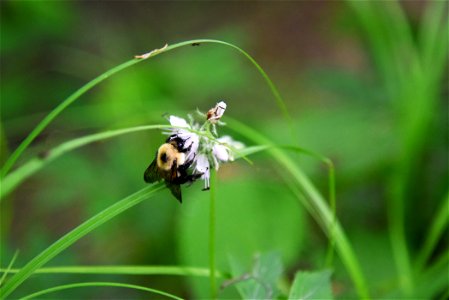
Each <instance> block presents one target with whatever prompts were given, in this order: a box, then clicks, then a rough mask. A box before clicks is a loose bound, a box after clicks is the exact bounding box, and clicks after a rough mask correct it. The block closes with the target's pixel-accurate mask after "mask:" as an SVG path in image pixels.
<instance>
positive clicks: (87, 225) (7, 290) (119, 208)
mask: <svg viewBox="0 0 449 300" xmlns="http://www.w3.org/2000/svg"><path fill="white" fill-rule="evenodd" d="M163 188H164V185H163V183H158V184H155V185H151V186H148V187H146V188H143V189H141V190H140V191H138V192H136V193H134V194H132V195H130V196H128V197H126V198H124V199H122V200H121V201H119V202H116V203H115V204H113V205H111V206H109V207H108V208H106V209H105V210H103V211H101V212H99V213H98V214H96V215H95V216H93V217H92V218H90V219H88V220H87V221H85V222H84V223H82V224H81V225H79V226H78V227H76V228H74V229H73V230H71V231H70V232H69V233H67V234H66V235H64V236H63V237H61V238H60V239H59V240H57V241H56V242H54V243H53V244H52V245H50V246H49V247H48V248H47V249H45V250H44V251H42V252H41V253H40V254H39V255H37V256H36V257H35V258H33V259H32V260H31V261H30V262H28V263H27V264H26V265H25V266H24V267H23V268H22V269H21V270H20V271H19V272H18V273H16V274H15V275H14V276H13V277H11V279H10V280H8V281H7V282H6V284H5V285H4V286H3V287H1V288H0V297H3V298H6V297H7V296H8V295H9V294H11V293H12V292H13V291H14V290H15V289H16V288H17V287H18V286H19V285H21V284H22V283H23V282H24V281H25V280H26V279H27V278H28V277H30V276H31V275H32V274H33V273H34V271H35V270H37V269H38V268H40V267H42V266H43V265H44V264H46V263H47V262H49V261H50V260H51V259H53V258H54V257H55V256H57V255H58V254H59V253H61V252H62V251H63V250H65V249H66V248H68V247H69V246H71V245H72V244H73V243H75V242H76V241H78V240H79V239H80V238H82V237H84V236H85V235H86V234H88V233H89V232H91V231H92V230H94V229H95V228H97V227H98V226H100V225H101V224H103V223H105V222H107V221H109V220H110V219H112V218H113V217H115V216H117V215H119V214H120V213H122V212H124V211H125V210H127V209H129V208H131V207H133V206H135V205H137V204H138V203H140V202H142V201H143V200H145V199H148V198H149V197H150V196H151V195H153V194H154V193H155V192H157V191H159V190H162V189H163Z"/></svg>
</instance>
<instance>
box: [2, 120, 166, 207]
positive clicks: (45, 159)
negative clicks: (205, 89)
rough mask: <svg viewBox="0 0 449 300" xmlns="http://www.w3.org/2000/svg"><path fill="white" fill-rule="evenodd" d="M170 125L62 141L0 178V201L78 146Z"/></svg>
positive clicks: (127, 129) (138, 127)
mask: <svg viewBox="0 0 449 300" xmlns="http://www.w3.org/2000/svg"><path fill="white" fill-rule="evenodd" d="M170 127H171V126H170V125H148V126H137V127H131V128H124V129H117V130H110V131H105V132H101V133H96V134H92V135H88V136H84V137H80V138H77V139H73V140H71V141H68V142H65V143H62V144H61V145H59V146H57V147H55V148H53V149H51V150H49V151H46V152H45V155H41V156H38V157H35V158H32V159H30V160H29V161H27V162H26V163H25V164H23V165H22V166H20V167H19V168H18V169H16V170H14V171H13V172H12V173H10V174H8V175H7V176H6V177H4V178H3V179H2V188H1V190H0V202H1V200H2V199H3V198H4V197H5V196H7V195H8V194H9V193H11V192H12V191H13V190H14V189H15V188H16V187H17V186H18V185H19V184H20V183H22V182H23V181H24V180H25V179H27V178H28V177H30V176H31V175H33V174H34V173H36V172H37V171H39V170H40V169H42V168H43V167H44V166H45V165H47V164H48V163H50V162H51V161H53V160H55V159H56V158H58V157H59V156H61V155H63V154H65V153H67V152H69V151H72V150H75V149H77V148H79V147H82V146H85V145H88V144H90V143H94V142H98V141H101V140H105V139H109V138H112V137H116V136H120V135H123V134H127V133H132V132H138V131H143V130H150V129H161V128H170Z"/></svg>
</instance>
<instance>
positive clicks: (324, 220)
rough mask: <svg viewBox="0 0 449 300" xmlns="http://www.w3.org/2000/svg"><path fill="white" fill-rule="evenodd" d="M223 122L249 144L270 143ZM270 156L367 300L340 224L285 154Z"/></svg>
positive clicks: (243, 127) (233, 123)
mask: <svg viewBox="0 0 449 300" xmlns="http://www.w3.org/2000/svg"><path fill="white" fill-rule="evenodd" d="M226 121H227V124H228V127H229V128H230V129H232V130H234V131H236V132H238V133H239V134H241V135H243V136H245V137H246V138H248V139H249V140H252V141H254V142H255V143H257V144H268V145H270V144H271V142H270V140H268V139H267V138H265V137H264V136H263V135H261V134H260V133H259V132H258V131H256V130H254V129H252V128H250V127H248V126H246V125H244V124H243V123H241V122H238V121H236V120H233V119H230V118H227V119H226ZM269 153H270V154H271V156H272V157H273V158H274V159H275V161H276V162H277V163H279V164H280V165H281V167H282V169H283V170H285V171H286V172H289V173H290V175H291V178H293V179H294V180H295V182H296V185H297V186H299V187H300V194H301V196H302V195H304V196H305V198H306V199H307V200H308V201H307V202H308V204H307V206H306V208H308V210H310V209H312V210H313V211H315V212H316V214H312V216H313V217H314V218H315V219H316V220H317V222H318V223H320V224H322V226H323V228H324V230H325V232H326V233H327V234H328V235H329V237H330V236H331V235H333V237H334V238H335V246H336V249H337V250H338V253H339V255H340V258H341V260H342V262H343V263H344V265H345V266H346V268H347V270H348V272H349V274H350V276H351V278H352V280H353V282H354V284H355V288H356V290H357V292H358V294H359V297H360V298H363V299H369V298H370V297H369V293H368V289H367V286H366V282H365V279H364V276H363V273H362V271H361V268H360V265H359V263H358V261H357V258H356V256H355V254H354V251H353V250H352V247H351V245H350V243H349V241H348V240H347V238H346V235H345V234H344V231H343V229H342V228H341V226H340V224H339V222H338V221H337V220H336V218H334V214H333V213H332V211H331V209H330V208H329V206H328V205H327V204H326V201H325V200H324V199H323V197H322V196H321V194H320V193H319V192H318V191H317V189H316V188H315V187H314V185H313V184H312V183H311V182H310V180H309V179H308V178H307V177H306V176H305V174H303V173H302V171H301V170H300V169H299V168H298V167H296V166H295V163H294V162H293V161H292V160H291V159H290V158H289V157H288V156H287V155H286V154H285V153H284V152H282V151H280V150H279V149H276V148H272V149H269Z"/></svg>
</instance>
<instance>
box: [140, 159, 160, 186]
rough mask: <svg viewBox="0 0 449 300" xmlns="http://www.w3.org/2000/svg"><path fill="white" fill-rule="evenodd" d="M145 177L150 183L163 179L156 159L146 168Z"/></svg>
mask: <svg viewBox="0 0 449 300" xmlns="http://www.w3.org/2000/svg"><path fill="white" fill-rule="evenodd" d="M143 179H144V180H145V181H146V182H148V183H153V182H155V181H159V180H161V179H162V178H161V175H160V174H159V170H158V168H157V162H156V159H154V160H153V162H152V163H151V164H150V166H149V167H148V168H147V169H146V170H145V173H144V174H143Z"/></svg>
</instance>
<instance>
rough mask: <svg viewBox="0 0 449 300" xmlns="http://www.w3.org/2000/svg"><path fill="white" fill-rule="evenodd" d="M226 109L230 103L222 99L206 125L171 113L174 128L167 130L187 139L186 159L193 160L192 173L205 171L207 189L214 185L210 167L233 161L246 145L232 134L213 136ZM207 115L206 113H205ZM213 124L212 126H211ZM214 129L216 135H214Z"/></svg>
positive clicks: (212, 111)
mask: <svg viewBox="0 0 449 300" xmlns="http://www.w3.org/2000/svg"><path fill="white" fill-rule="evenodd" d="M225 110H226V103H224V102H223V101H220V102H219V103H217V104H216V105H215V107H214V108H212V109H210V110H209V111H208V113H207V120H208V121H206V122H210V123H211V124H207V123H205V125H203V126H202V127H200V126H199V124H197V123H195V122H194V121H193V119H192V118H191V117H190V116H189V117H190V123H189V122H187V121H186V120H185V119H183V118H180V117H177V116H170V117H169V118H168V120H169V122H170V124H171V126H173V127H172V128H170V129H168V130H165V131H164V133H165V134H167V135H170V136H176V137H179V138H181V139H182V140H183V141H184V145H183V147H182V149H180V150H182V152H185V154H186V161H187V162H192V161H193V165H192V167H191V168H192V169H193V170H192V169H191V170H190V171H189V172H188V173H189V174H201V179H203V180H204V189H205V190H208V189H209V185H210V170H211V168H214V169H215V170H218V168H219V166H220V163H224V162H228V161H233V160H234V155H233V154H234V151H236V150H239V149H242V148H243V147H244V145H243V144H242V143H240V142H237V141H235V140H233V139H232V138H231V137H230V136H227V135H226V136H223V137H220V138H218V139H215V138H211V136H217V134H216V131H215V130H216V128H215V124H216V123H217V122H218V121H219V120H220V118H221V117H222V116H223V114H224V112H225ZM203 116H204V115H203ZM207 125H210V126H207ZM211 132H213V133H215V135H213V134H212V135H211Z"/></svg>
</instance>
